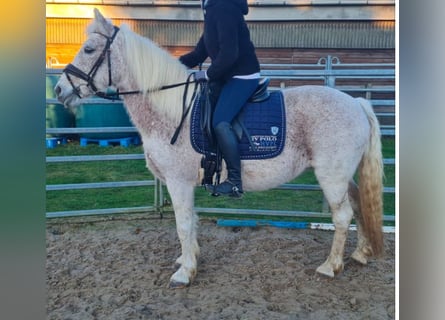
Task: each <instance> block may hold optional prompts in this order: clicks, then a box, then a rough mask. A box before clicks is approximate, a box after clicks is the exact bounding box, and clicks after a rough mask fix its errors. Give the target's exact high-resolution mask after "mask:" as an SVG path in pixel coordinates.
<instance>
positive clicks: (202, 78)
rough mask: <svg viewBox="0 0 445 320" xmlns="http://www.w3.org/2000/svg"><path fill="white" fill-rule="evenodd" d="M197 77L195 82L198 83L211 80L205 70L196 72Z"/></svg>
mask: <svg viewBox="0 0 445 320" xmlns="http://www.w3.org/2000/svg"><path fill="white" fill-rule="evenodd" d="M194 76H195V81H196V82H206V81H207V80H209V78H208V77H207V73H206V72H205V70H199V71H196V72H195V73H194Z"/></svg>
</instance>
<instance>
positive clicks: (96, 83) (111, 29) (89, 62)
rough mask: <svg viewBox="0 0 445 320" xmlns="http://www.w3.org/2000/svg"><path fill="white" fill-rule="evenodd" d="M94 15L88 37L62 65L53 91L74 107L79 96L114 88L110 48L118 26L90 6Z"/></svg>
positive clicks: (116, 51) (114, 81) (67, 104)
mask: <svg viewBox="0 0 445 320" xmlns="http://www.w3.org/2000/svg"><path fill="white" fill-rule="evenodd" d="M94 15H95V18H94V20H93V22H92V23H91V25H90V26H89V27H88V38H87V40H86V41H85V42H84V44H83V45H82V47H81V48H80V50H79V52H78V53H77V55H76V57H75V58H74V60H73V62H72V63H70V64H69V65H67V66H66V68H65V69H64V71H63V74H62V76H61V77H60V80H59V81H58V82H57V84H56V86H55V88H54V90H55V93H56V95H57V98H58V100H59V101H60V102H62V103H63V104H64V105H65V106H67V107H68V106H76V105H78V104H80V99H82V98H86V97H89V96H92V95H93V94H97V93H100V92H104V91H106V90H107V88H110V87H115V86H116V83H117V81H118V80H119V79H117V78H116V74H113V78H112V75H111V74H112V72H111V68H112V66H113V65H114V64H115V63H116V62H115V61H119V59H116V57H115V55H117V54H118V50H114V51H113V50H111V48H112V47H113V45H115V42H116V41H117V39H116V36H117V34H118V31H119V28H117V27H115V26H113V24H112V23H111V22H110V21H109V20H107V19H105V18H104V16H103V15H102V14H101V13H100V12H99V10H97V9H94Z"/></svg>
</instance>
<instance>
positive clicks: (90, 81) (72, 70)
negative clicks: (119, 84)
mask: <svg viewBox="0 0 445 320" xmlns="http://www.w3.org/2000/svg"><path fill="white" fill-rule="evenodd" d="M118 31H119V28H118V27H116V26H114V32H113V35H112V36H111V37H108V36H106V35H104V34H102V33H99V32H96V33H97V34H99V35H101V36H103V37H104V38H105V39H107V43H106V44H105V47H104V49H103V50H102V53H101V54H100V56H99V58H98V59H97V60H96V62H95V63H94V65H93V66H92V67H91V70H90V71H89V72H88V73H85V72H83V71H82V70H80V69H79V68H77V67H76V66H74V65H73V64H71V63H70V64H68V65H67V66H66V67H65V69H64V70H63V72H64V73H65V75H66V77H67V79H68V81H69V83H70V84H71V86H72V87H73V91H74V93H75V94H76V95H77V96H78V97H79V98H82V97H81V96H80V90H79V87H76V86H75V85H74V83H73V81H72V80H71V77H70V75H72V76H74V77H76V78H79V79H81V80H84V81H85V82H86V83H87V87H88V88H90V89H91V91H92V92H94V94H95V95H97V96H99V97H102V98H107V97H106V96H107V94H106V93H105V92H100V91H98V90H97V87H96V86H95V84H94V76H95V75H96V72H97V70H99V67H100V66H101V65H102V63H103V62H104V60H105V58H107V62H108V63H107V65H108V86H111V85H112V84H113V81H112V79H111V59H110V53H111V50H110V47H111V44H112V43H113V41H114V39H115V38H116V34H117V32H118Z"/></svg>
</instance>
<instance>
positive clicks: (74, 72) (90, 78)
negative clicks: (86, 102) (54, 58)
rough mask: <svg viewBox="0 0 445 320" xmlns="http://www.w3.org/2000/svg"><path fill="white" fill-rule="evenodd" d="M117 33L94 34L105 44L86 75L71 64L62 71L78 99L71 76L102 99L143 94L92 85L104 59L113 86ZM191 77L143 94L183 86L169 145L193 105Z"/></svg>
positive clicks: (193, 95) (78, 94) (196, 85)
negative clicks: (179, 111)
mask: <svg viewBox="0 0 445 320" xmlns="http://www.w3.org/2000/svg"><path fill="white" fill-rule="evenodd" d="M118 31H119V27H117V26H114V32H113V35H112V36H111V37H108V36H106V35H104V34H102V33H99V32H96V33H97V34H99V35H101V36H103V37H104V38H105V39H106V40H107V43H106V44H105V47H104V49H103V51H102V53H101V54H100V56H99V58H98V59H97V61H96V62H95V63H94V65H93V67H92V68H91V70H90V71H89V72H88V73H85V72H83V71H82V70H80V69H79V68H77V67H76V66H74V65H73V64H71V63H70V64H68V65H67V66H66V68H65V69H64V70H63V73H65V75H66V77H67V79H68V81H69V83H70V84H71V87H72V88H73V91H74V93H75V94H76V95H77V96H78V97H79V98H80V99H82V96H81V95H80V90H79V87H80V85H79V86H77V87H76V86H75V85H74V82H73V81H72V79H71V77H70V75H71V76H74V77H76V78H79V79H81V80H84V81H85V82H86V83H87V87H88V88H90V89H91V91H93V93H94V94H95V95H96V96H98V97H100V98H103V99H107V100H113V101H114V100H120V96H121V95H129V94H142V93H144V91H141V90H134V91H124V92H120V91H119V89H117V90H116V91H115V92H109V91H107V92H104V91H99V90H97V87H96V86H95V84H94V76H95V75H96V72H97V70H98V69H99V67H100V66H101V65H102V63H103V62H104V61H105V59H107V66H108V86H109V87H111V86H112V84H113V81H112V78H111V59H110V52H111V50H110V48H111V44H112V43H113V41H114V39H115V38H116V34H117V33H118ZM192 76H193V73H190V74H189V75H188V77H187V80H186V81H185V82H179V83H174V84H169V85H164V86H161V87H159V88H154V89H149V90H147V91H145V93H151V92H157V91H162V90H168V89H173V88H177V87H180V86H185V88H184V93H183V96H182V117H181V121H180V123H179V125H178V127H177V128H176V130H175V133H174V134H173V137H172V138H171V140H170V144H174V143H175V142H176V140H177V139H178V136H179V133H180V131H181V129H182V126H183V125H184V120H185V118H186V117H187V115H188V113H189V111H190V109H191V107H192V106H193V104H194V101H195V99H196V92H197V88H198V82H197V81H195V80H191V78H192ZM190 83H195V86H194V88H193V94H192V97H191V99H190V103H189V104H188V105H187V94H188V90H189V85H190Z"/></svg>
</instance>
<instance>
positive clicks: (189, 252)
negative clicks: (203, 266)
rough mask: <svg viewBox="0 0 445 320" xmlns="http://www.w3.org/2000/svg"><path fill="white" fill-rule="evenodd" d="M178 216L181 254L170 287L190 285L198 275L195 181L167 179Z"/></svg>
mask: <svg viewBox="0 0 445 320" xmlns="http://www.w3.org/2000/svg"><path fill="white" fill-rule="evenodd" d="M167 189H168V191H169V194H170V197H171V200H172V203H173V209H174V211H175V218H176V230H177V232H178V237H179V241H180V242H181V256H180V257H179V258H178V259H177V260H176V264H177V265H179V269H178V270H177V271H176V272H175V273H174V274H173V276H172V277H171V278H170V284H169V287H170V288H183V287H186V286H188V285H189V284H190V283H191V282H192V280H193V278H194V277H195V275H196V270H197V258H198V255H199V246H198V241H197V224H198V216H197V215H196V213H195V212H194V210H193V206H194V186H193V183H187V182H181V181H167Z"/></svg>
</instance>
